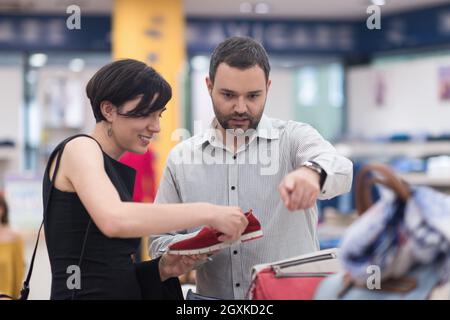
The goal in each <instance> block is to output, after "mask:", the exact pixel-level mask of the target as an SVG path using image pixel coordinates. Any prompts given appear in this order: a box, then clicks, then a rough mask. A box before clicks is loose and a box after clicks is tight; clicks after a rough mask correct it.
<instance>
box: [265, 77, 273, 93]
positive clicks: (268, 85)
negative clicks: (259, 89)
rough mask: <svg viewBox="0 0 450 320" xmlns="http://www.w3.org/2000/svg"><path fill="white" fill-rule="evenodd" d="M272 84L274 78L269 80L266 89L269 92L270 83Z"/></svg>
mask: <svg viewBox="0 0 450 320" xmlns="http://www.w3.org/2000/svg"><path fill="white" fill-rule="evenodd" d="M271 84H272V80H270V79H269V80H267V89H266V91H267V92H269V88H270V85H271Z"/></svg>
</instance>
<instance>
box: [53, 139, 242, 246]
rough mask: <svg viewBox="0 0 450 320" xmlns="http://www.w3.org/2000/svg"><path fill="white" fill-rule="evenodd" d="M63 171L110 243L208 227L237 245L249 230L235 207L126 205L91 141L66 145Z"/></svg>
mask: <svg viewBox="0 0 450 320" xmlns="http://www.w3.org/2000/svg"><path fill="white" fill-rule="evenodd" d="M61 169H63V170H62V172H63V173H64V176H65V178H67V179H68V181H70V183H71V184H72V186H73V187H74V189H75V192H76V193H77V195H78V197H79V198H80V200H81V202H82V203H83V205H84V206H85V207H86V209H87V211H88V213H89V214H90V215H91V217H92V219H93V220H94V222H95V224H96V225H97V226H98V227H99V229H100V230H101V231H102V232H103V233H104V234H105V235H106V236H108V237H119V238H120V237H122V238H129V237H142V236H147V235H151V234H159V233H165V232H170V231H175V230H180V229H187V228H192V227H196V226H201V225H210V226H211V227H213V228H215V229H217V230H218V231H220V232H222V233H224V234H225V236H224V237H222V239H221V240H223V241H235V240H237V239H239V237H240V235H241V234H242V232H243V231H244V229H245V227H246V225H247V219H246V218H245V216H244V215H243V213H242V211H241V210H240V209H239V208H237V207H224V206H216V205H212V204H208V203H188V204H146V203H131V202H122V201H121V199H120V197H119V194H118V192H117V190H116V189H115V187H114V185H113V184H112V182H111V180H110V179H109V177H108V175H107V174H106V171H105V168H104V163H103V154H102V151H101V150H100V148H99V146H98V145H97V143H96V142H95V141H93V140H92V139H89V138H77V139H74V140H72V141H70V142H69V143H68V144H67V145H66V147H65V150H64V152H63V155H62V158H61V167H60V170H61Z"/></svg>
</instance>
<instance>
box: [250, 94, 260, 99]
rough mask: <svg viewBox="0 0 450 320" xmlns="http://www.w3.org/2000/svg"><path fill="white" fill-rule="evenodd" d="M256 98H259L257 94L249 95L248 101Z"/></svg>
mask: <svg viewBox="0 0 450 320" xmlns="http://www.w3.org/2000/svg"><path fill="white" fill-rule="evenodd" d="M257 97H259V94H251V95H249V98H250V99H256V98H257Z"/></svg>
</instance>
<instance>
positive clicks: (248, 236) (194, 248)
mask: <svg viewBox="0 0 450 320" xmlns="http://www.w3.org/2000/svg"><path fill="white" fill-rule="evenodd" d="M245 216H246V218H247V220H248V225H247V228H246V229H245V231H244V232H243V233H242V235H241V238H240V241H241V242H246V241H250V240H254V239H257V238H261V237H262V236H263V233H262V230H261V224H260V223H259V221H258V220H257V219H256V217H255V216H254V215H253V211H252V210H250V211H249V212H246V213H245ZM221 235H222V233H220V232H217V231H216V230H213V229H211V228H209V227H204V228H203V229H201V230H200V232H199V233H197V234H196V235H195V236H193V237H192V238H188V239H184V240H181V241H178V242H174V243H172V244H170V245H169V250H168V251H167V253H169V254H177V255H191V254H203V253H209V252H213V251H217V250H220V249H224V248H228V247H230V246H231V245H232V243H227V242H221V241H219V239H218V238H219V236H221Z"/></svg>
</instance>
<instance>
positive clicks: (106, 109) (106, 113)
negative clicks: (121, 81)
mask: <svg viewBox="0 0 450 320" xmlns="http://www.w3.org/2000/svg"><path fill="white" fill-rule="evenodd" d="M100 111H101V112H102V115H103V117H104V118H105V119H106V121H108V122H112V121H113V119H114V117H115V115H116V107H114V105H113V104H112V103H111V102H110V101H107V100H104V101H102V102H100Z"/></svg>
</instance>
